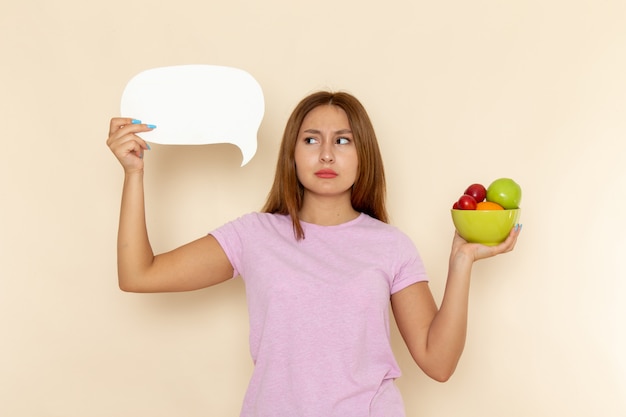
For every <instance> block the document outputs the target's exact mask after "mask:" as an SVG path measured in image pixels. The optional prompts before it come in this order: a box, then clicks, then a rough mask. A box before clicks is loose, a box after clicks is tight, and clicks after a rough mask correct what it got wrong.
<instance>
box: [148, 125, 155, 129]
mask: <svg viewBox="0 0 626 417" xmlns="http://www.w3.org/2000/svg"><path fill="white" fill-rule="evenodd" d="M146 127H147V128H148V129H156V125H146Z"/></svg>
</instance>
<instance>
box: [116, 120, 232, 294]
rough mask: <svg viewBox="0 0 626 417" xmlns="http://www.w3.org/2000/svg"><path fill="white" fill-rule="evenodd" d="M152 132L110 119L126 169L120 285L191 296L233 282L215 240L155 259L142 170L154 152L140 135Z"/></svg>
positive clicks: (119, 249)
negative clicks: (146, 157) (146, 155)
mask: <svg viewBox="0 0 626 417" xmlns="http://www.w3.org/2000/svg"><path fill="white" fill-rule="evenodd" d="M150 130H152V128H151V127H150V126H148V125H145V124H141V123H136V121H133V119H128V118H114V119H112V120H111V126H110V131H109V138H108V140H107V145H108V146H109V147H110V148H111V151H112V152H113V153H114V154H115V156H116V158H117V159H118V160H119V161H120V163H121V164H122V167H123V168H124V186H123V190H122V204H121V209H120V221H119V229H118V239H117V266H118V279H119V286H120V288H121V289H122V290H124V291H132V292H164V291H188V290H194V289H199V288H204V287H207V286H210V285H214V284H217V283H219V282H222V281H225V280H227V279H229V278H230V277H232V274H233V268H232V266H231V264H230V262H229V261H228V258H227V257H226V254H225V253H224V251H223V250H222V247H221V246H220V245H219V243H218V242H217V241H216V240H215V238H214V237H213V236H210V235H209V236H205V237H203V238H201V239H198V240H196V241H194V242H191V243H189V244H187V245H184V246H182V247H180V248H178V249H175V250H173V251H171V252H167V253H164V254H161V255H157V256H155V255H154V253H153V251H152V247H151V245H150V241H149V239H148V231H147V228H146V219H145V206H144V186H143V169H144V161H143V154H144V151H145V150H147V149H149V148H148V145H147V144H146V142H145V141H144V140H143V139H141V138H140V137H139V136H137V133H140V132H147V131H150Z"/></svg>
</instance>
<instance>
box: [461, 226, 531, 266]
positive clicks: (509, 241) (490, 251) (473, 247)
mask: <svg viewBox="0 0 626 417" xmlns="http://www.w3.org/2000/svg"><path fill="white" fill-rule="evenodd" d="M521 231H522V225H516V226H515V227H513V228H512V229H511V232H510V233H509V236H508V237H507V238H506V240H505V241H504V242H502V243H500V244H499V245H496V246H486V245H481V244H480V243H469V242H467V241H466V240H465V239H463V238H462V237H461V236H460V235H459V233H458V232H455V233H454V239H453V241H452V252H451V253H450V259H455V258H456V257H457V256H458V255H466V256H468V257H469V258H470V259H472V261H474V262H475V261H478V260H480V259H485V258H490V257H492V256H496V255H499V254H501V253H506V252H510V251H512V250H513V248H515V244H516V243H517V237H518V236H519V234H520V232H521Z"/></svg>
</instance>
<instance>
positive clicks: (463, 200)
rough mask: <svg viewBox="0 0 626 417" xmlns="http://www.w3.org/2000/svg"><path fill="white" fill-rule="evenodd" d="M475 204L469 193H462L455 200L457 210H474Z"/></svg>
mask: <svg viewBox="0 0 626 417" xmlns="http://www.w3.org/2000/svg"><path fill="white" fill-rule="evenodd" d="M476 204H477V203H476V199H474V197H472V196H471V195H469V194H463V195H462V196H461V197H460V198H459V201H457V205H458V208H459V210H476Z"/></svg>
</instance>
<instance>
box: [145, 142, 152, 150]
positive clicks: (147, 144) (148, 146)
mask: <svg viewBox="0 0 626 417" xmlns="http://www.w3.org/2000/svg"><path fill="white" fill-rule="evenodd" d="M146 148H148V150H149V151H151V150H152V148H151V147H150V144H149V143H146Z"/></svg>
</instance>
